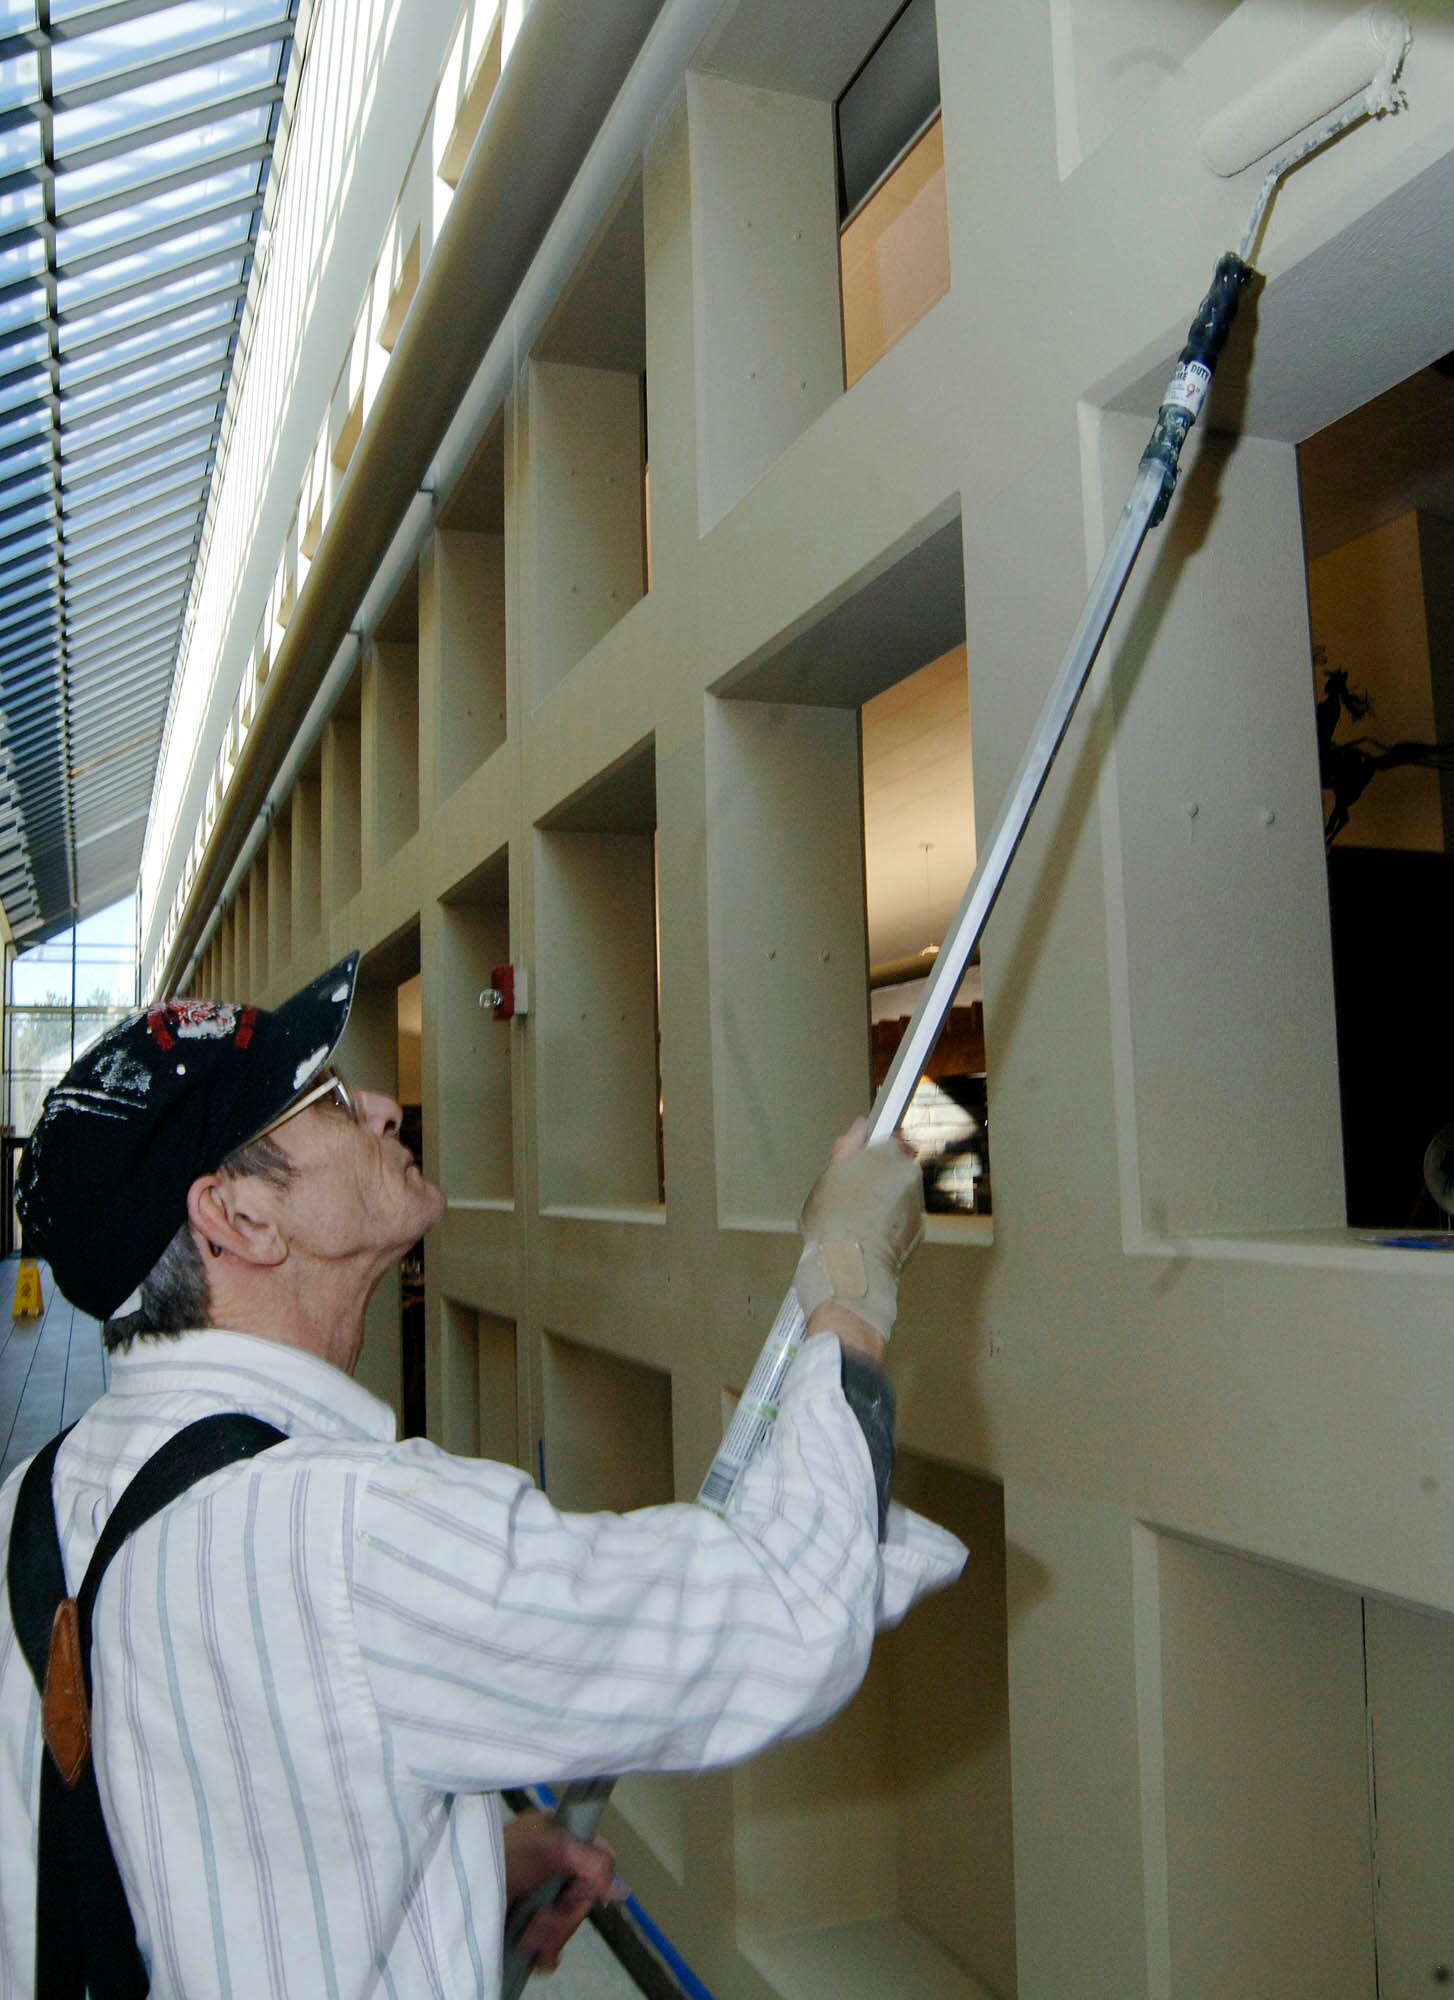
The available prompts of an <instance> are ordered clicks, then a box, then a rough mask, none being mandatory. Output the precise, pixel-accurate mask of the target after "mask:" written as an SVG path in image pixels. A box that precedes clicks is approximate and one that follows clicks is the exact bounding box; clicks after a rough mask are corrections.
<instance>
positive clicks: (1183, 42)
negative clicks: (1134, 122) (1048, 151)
mask: <svg viewBox="0 0 1454 2000" xmlns="http://www.w3.org/2000/svg"><path fill="white" fill-rule="evenodd" d="M1236 6H1237V0H1178V5H1176V6H1175V7H1163V6H1160V5H1158V4H1157V0H1051V8H1050V23H1051V47H1052V52H1053V57H1054V63H1055V104H1056V127H1057V151H1058V154H1059V163H1060V174H1061V178H1062V179H1064V178H1065V177H1066V175H1068V174H1071V173H1074V171H1075V169H1076V168H1077V167H1078V166H1079V165H1080V163H1081V161H1082V160H1084V159H1087V158H1089V156H1090V155H1091V154H1092V153H1093V152H1095V151H1096V149H1097V147H1099V146H1101V145H1103V144H1104V143H1105V141H1106V140H1107V139H1108V138H1110V136H1111V134H1112V133H1113V132H1115V131H1117V130H1118V129H1119V128H1120V127H1121V126H1122V125H1124V124H1125V123H1126V122H1127V121H1128V119H1130V118H1131V117H1132V116H1133V114H1134V113H1135V112H1136V111H1137V109H1138V108H1139V107H1140V106H1141V105H1142V104H1144V103H1145V102H1146V100H1147V99H1148V98H1149V97H1151V96H1152V95H1153V93H1154V92H1155V91H1156V90H1157V89H1158V88H1159V87H1160V86H1161V85H1162V84H1163V83H1164V82H1165V81H1166V79H1167V78H1168V76H1170V75H1172V74H1173V73H1174V72H1175V71H1176V70H1177V69H1178V68H1179V66H1180V65H1181V64H1182V63H1183V62H1185V61H1186V59H1187V57H1188V56H1190V55H1191V54H1192V53H1193V52H1194V51H1195V50H1196V49H1198V48H1199V47H1200V46H1201V44H1202V43H1203V42H1204V41H1205V40H1206V38H1207V36H1208V35H1210V34H1211V33H1212V31H1213V30H1214V29H1215V28H1218V27H1220V25H1221V23H1222V22H1223V21H1224V20H1226V18H1227V17H1228V15H1229V14H1231V13H1233V12H1234V11H1235V9H1236Z"/></svg>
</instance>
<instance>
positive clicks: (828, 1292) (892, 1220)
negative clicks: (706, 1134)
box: [793, 1140, 924, 1340]
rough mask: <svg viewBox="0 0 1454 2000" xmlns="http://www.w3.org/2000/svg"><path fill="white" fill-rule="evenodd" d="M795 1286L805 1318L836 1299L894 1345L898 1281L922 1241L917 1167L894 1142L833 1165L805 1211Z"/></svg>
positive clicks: (820, 1182)
mask: <svg viewBox="0 0 1454 2000" xmlns="http://www.w3.org/2000/svg"><path fill="white" fill-rule="evenodd" d="M802 1230H803V1254H802V1257H801V1259H800V1260H799V1263H798V1269H797V1274H796V1276H795V1277H794V1280H793V1283H794V1285H795V1286H796V1288H797V1294H798V1299H799V1302H800V1304H801V1305H802V1308H803V1311H804V1313H805V1314H807V1313H811V1312H812V1310H813V1308H814V1307H815V1306H820V1305H822V1304H824V1302H825V1301H826V1300H829V1299H832V1300H834V1301H835V1302H836V1303H837V1304H839V1305H843V1306H847V1307H848V1309H849V1311H850V1312H855V1313H857V1314H858V1316H859V1318H860V1319H862V1320H866V1321H867V1322H868V1324H869V1325H870V1326H871V1327H873V1328H875V1330H876V1331H877V1332H879V1333H881V1334H882V1335H883V1337H884V1339H885V1340H887V1339H888V1336H889V1330H890V1328H891V1327H892V1326H893V1323H894V1314H895V1313H896V1311H897V1310H898V1295H899V1273H900V1271H902V1269H903V1268H904V1265H905V1264H906V1263H907V1262H908V1260H909V1257H910V1256H911V1255H912V1253H913V1252H914V1250H915V1249H916V1248H917V1247H918V1243H919V1239H920V1237H921V1236H922V1235H923V1234H924V1198H923V1182H922V1178H921V1176H920V1173H919V1165H918V1162H917V1161H916V1160H915V1159H913V1158H912V1157H911V1156H910V1155H909V1154H907V1153H905V1152H904V1150H903V1148H902V1147H901V1146H900V1145H899V1144H898V1143H897V1142H896V1141H892V1140H891V1141H888V1142H886V1143H883V1144H880V1145H876V1146H865V1147H864V1148H863V1149H862V1150H861V1151H859V1152H857V1153H848V1154H845V1155H844V1157H843V1158H842V1159H838V1160H831V1161H830V1162H829V1164H828V1166H827V1167H826V1168H825V1170H824V1171H823V1173H822V1174H821V1175H820V1176H819V1178H818V1181H817V1183H816V1185H815V1186H814V1188H813V1192H812V1193H811V1194H810V1195H809V1196H808V1199H807V1201H806V1202H804V1204H803V1214H802Z"/></svg>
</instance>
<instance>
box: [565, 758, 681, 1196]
mask: <svg viewBox="0 0 1454 2000" xmlns="http://www.w3.org/2000/svg"><path fill="white" fill-rule="evenodd" d="M655 828H656V750H655V745H654V743H653V742H651V741H648V742H646V743H644V744H642V745H640V746H639V747H638V748H637V749H636V750H634V751H633V752H631V754H630V755H629V756H627V757H625V758H623V759H622V760H620V762H619V763H617V764H616V765H615V766H613V767H612V769H611V770H609V771H608V772H606V773H605V774H603V776H602V777H601V778H599V779H597V780H596V781H595V782H594V783H593V784H592V785H591V786H590V787H589V788H588V789H587V790H586V791H585V792H583V793H581V794H578V795H577V796H575V797H574V798H572V799H570V800H568V801H566V802H565V803H564V804H562V805H560V806H558V807H557V808H555V810H554V811H552V812H551V813H550V814H549V815H548V816H547V817H546V818H545V819H544V820H542V821H541V823H540V827H539V829H538V832H537V839H536V868H535V889H536V935H537V937H538V939H539V943H538V946H537V958H538V961H539V964H538V972H539V977H538V982H537V991H536V1001H535V1028H534V1037H535V1048H536V1064H535V1073H536V1092H537V1113H536V1115H537V1130H538V1134H539V1145H540V1200H541V1205H542V1207H543V1208H545V1209H547V1210H550V1211H553V1212H556V1213H559V1212H561V1211H562V1210H566V1211H568V1210H571V1209H586V1210H591V1211H598V1210H610V1209H616V1210H621V1209H638V1210H640V1209H648V1208H650V1209H654V1208H656V1207H657V1206H658V1205H659V1204H660V1203H661V1202H662V1201H663V1200H664V1199H665V1186H664V1167H663V1162H662V1154H661V1069H660V1057H659V1046H658V1042H659V1037H658V1025H657V1006H658V992H657V985H658V979H657V930H656V832H655Z"/></svg>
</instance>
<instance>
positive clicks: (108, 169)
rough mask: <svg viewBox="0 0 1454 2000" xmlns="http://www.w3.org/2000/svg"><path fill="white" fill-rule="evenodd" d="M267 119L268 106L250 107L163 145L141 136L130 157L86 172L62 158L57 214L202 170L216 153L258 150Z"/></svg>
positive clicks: (173, 137) (100, 163) (96, 165)
mask: <svg viewBox="0 0 1454 2000" xmlns="http://www.w3.org/2000/svg"><path fill="white" fill-rule="evenodd" d="M271 115H272V113H271V108H270V107H269V106H268V105H266V104H256V105H252V106H251V107H249V108H248V109H246V110H243V111H229V112H227V113H226V115H225V116H219V117H217V118H215V119H210V120H208V121H206V122H205V123H203V124H202V125H199V126H197V127H196V128H195V129H194V130H192V131H189V132H174V133H172V134H171V136H170V137H169V138H166V139H153V140H152V141H151V142H150V143H147V141H146V135H145V133H141V134H139V135H138V138H137V144H136V146H135V148H134V149H133V150H132V151H131V152H129V153H118V154H117V155H116V156H115V157H114V158H113V159H109V160H97V161H96V162H95V163H94V164H93V165H91V166H86V167H68V166H67V165H66V162H65V159H64V158H62V160H61V162H60V170H59V171H58V173H57V175H56V209H57V213H58V214H60V215H68V214H70V213H71V212H72V211H73V210H74V209H75V208H76V207H78V206H79V205H80V204H81V203H83V202H89V201H99V200H100V199H101V197H102V196H103V195H110V194H117V193H119V192H121V191H122V190H123V189H125V188H137V189H139V190H141V191H145V188H146V186H147V183H148V182H149V181H152V180H154V179H156V178H157V177H158V176H159V175H161V174H171V173H177V172H180V171H181V170H182V169H183V168H185V167H190V166H200V165H203V164H205V162H206V161H208V160H210V159H213V158H214V157H215V156H216V155H218V154H219V153H230V152H235V151H236V150H237V149H238V148H239V147H242V146H255V145H258V144H259V143H260V142H261V141H262V140H264V139H266V137H267V136H268V124H269V120H270V118H271Z"/></svg>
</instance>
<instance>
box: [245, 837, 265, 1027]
mask: <svg viewBox="0 0 1454 2000" xmlns="http://www.w3.org/2000/svg"><path fill="white" fill-rule="evenodd" d="M247 980H248V991H249V993H261V992H262V991H263V990H264V988H265V987H266V986H267V983H268V851H267V848H266V847H264V848H263V849H262V851H261V853H260V854H259V855H258V858H257V860H256V861H254V862H253V864H252V867H251V868H250V869H249V870H248V876H247Z"/></svg>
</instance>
